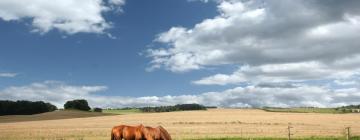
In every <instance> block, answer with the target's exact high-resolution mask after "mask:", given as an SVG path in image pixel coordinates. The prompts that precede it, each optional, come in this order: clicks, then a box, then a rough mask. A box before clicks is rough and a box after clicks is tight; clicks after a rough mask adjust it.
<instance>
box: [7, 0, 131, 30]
mask: <svg viewBox="0 0 360 140" xmlns="http://www.w3.org/2000/svg"><path fill="white" fill-rule="evenodd" d="M124 4H125V0H52V1H48V0H32V1H23V0H1V1H0V19H2V20H4V21H20V22H26V21H30V22H31V26H32V28H33V29H32V31H33V32H39V33H42V34H43V33H47V32H49V31H51V30H54V29H56V30H59V31H61V32H64V33H66V34H75V33H80V32H82V33H104V31H105V30H106V29H109V28H111V26H112V24H111V22H109V21H106V20H105V19H104V16H103V14H104V13H105V12H109V11H114V10H117V11H119V9H120V10H121V6H122V5H124Z"/></svg>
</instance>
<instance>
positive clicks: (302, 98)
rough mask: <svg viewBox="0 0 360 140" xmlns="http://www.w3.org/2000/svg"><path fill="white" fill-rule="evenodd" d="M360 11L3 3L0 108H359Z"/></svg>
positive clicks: (269, 5) (209, 3)
mask: <svg viewBox="0 0 360 140" xmlns="http://www.w3.org/2000/svg"><path fill="white" fill-rule="evenodd" d="M359 6H360V1H357V0H347V1H337V0H328V1H321V0H312V1H309V0H298V1H291V0H266V1H264V0H172V1H169V0H153V1H143V0H53V1H47V0H28V1H22V0H0V38H1V39H0V100H31V101H38V100H42V101H46V102H50V103H52V104H54V105H56V106H58V107H60V108H61V107H62V106H63V104H64V103H65V102H66V101H68V100H73V99H86V100H88V102H89V104H90V106H92V107H104V108H107V107H111V108H117V107H141V106H160V105H174V104H182V103H199V104H203V105H208V106H219V107H264V106H273V107H310V106H311V107H337V106H344V105H350V104H360V88H359V87H360V46H359V44H360V40H359V38H360V10H359V8H358V7H359Z"/></svg>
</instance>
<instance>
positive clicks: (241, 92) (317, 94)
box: [0, 81, 360, 108]
mask: <svg viewBox="0 0 360 140" xmlns="http://www.w3.org/2000/svg"><path fill="white" fill-rule="evenodd" d="M106 89H107V87H106V86H83V85H69V84H66V83H64V82H59V81H44V82H38V83H32V84H29V85H25V86H13V87H8V88H5V89H3V90H0V99H2V100H31V101H39V100H42V101H46V102H51V103H53V104H54V105H56V106H58V107H59V108H62V107H63V104H64V103H65V102H66V101H68V100H73V99H86V100H88V102H89V104H90V106H91V107H103V108H117V107H143V106H160V105H175V104H184V103H199V104H203V105H208V106H219V107H263V106H275V107H294V106H295V107H298V106H311V107H337V106H343V105H349V104H357V103H359V100H360V89H359V88H346V89H338V90H333V89H330V88H328V87H321V86H307V85H297V84H294V85H291V86H282V87H280V86H269V85H265V84H263V85H258V86H246V87H235V88H232V89H228V90H225V91H220V92H207V93H200V94H196V95H186V94H185V95H179V96H170V95H168V96H145V97H123V96H104V95H101V92H103V91H105V90H106Z"/></svg>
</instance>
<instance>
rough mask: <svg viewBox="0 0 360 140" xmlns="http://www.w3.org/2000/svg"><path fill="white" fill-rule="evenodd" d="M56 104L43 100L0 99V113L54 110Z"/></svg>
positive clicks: (28, 113) (16, 113)
mask: <svg viewBox="0 0 360 140" xmlns="http://www.w3.org/2000/svg"><path fill="white" fill-rule="evenodd" d="M56 109H57V108H56V106H54V105H52V104H50V103H45V102H43V101H36V102H32V101H16V102H15V101H8V100H0V115H31V114H38V113H44V112H50V111H54V110H56Z"/></svg>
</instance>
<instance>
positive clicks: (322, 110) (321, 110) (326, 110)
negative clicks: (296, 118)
mask: <svg viewBox="0 0 360 140" xmlns="http://www.w3.org/2000/svg"><path fill="white" fill-rule="evenodd" d="M264 110H265V111H269V112H292V113H344V112H342V111H341V110H340V109H338V110H337V109H335V108H266V109H264Z"/></svg>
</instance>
